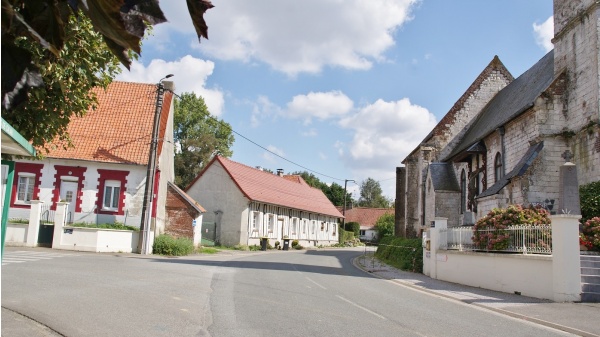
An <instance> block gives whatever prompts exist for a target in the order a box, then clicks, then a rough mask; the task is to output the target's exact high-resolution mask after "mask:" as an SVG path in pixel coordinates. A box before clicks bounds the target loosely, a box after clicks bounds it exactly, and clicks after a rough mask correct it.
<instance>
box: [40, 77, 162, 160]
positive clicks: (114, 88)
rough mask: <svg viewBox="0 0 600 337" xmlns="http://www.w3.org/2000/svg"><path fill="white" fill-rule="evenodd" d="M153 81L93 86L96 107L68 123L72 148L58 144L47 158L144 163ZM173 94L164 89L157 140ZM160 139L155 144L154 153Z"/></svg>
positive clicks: (153, 102) (153, 99) (151, 119)
mask: <svg viewBox="0 0 600 337" xmlns="http://www.w3.org/2000/svg"><path fill="white" fill-rule="evenodd" d="M156 89H157V87H156V85H155V84H144V83H130V82H119V81H114V82H112V83H111V84H110V85H109V86H108V87H107V89H106V90H104V89H101V88H95V89H94V90H93V91H94V92H95V93H96V95H97V98H98V107H97V108H96V110H92V109H91V108H90V109H89V110H88V112H87V113H86V114H85V115H84V116H83V117H79V118H73V119H72V120H71V122H70V123H69V127H68V133H69V135H70V137H71V140H72V143H73V145H74V147H73V148H67V149H66V150H65V149H64V148H63V146H62V145H61V144H59V143H57V144H55V145H56V148H54V149H51V150H50V152H49V153H48V154H46V156H47V157H51V158H65V159H81V160H91V161H99V162H110V163H127V164H137V165H147V164H148V155H149V152H150V138H151V134H152V124H153V123H154V113H155V109H156V94H157V90H156ZM172 99H173V94H172V93H171V92H169V91H165V95H164V100H163V109H162V112H161V125H160V131H159V139H163V138H164V134H165V130H166V125H167V121H168V119H169V110H170V107H171V101H172ZM161 151H162V142H159V143H158V155H160V153H161Z"/></svg>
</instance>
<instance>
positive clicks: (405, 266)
mask: <svg viewBox="0 0 600 337" xmlns="http://www.w3.org/2000/svg"><path fill="white" fill-rule="evenodd" d="M422 246H423V245H422V240H421V239H406V238H398V237H392V236H388V237H385V238H382V239H381V241H380V242H379V246H378V247H377V251H376V252H375V256H376V257H377V258H379V259H380V260H382V261H383V262H385V263H387V264H389V265H392V266H394V267H396V268H398V269H401V270H406V271H411V272H414V273H422V272H423V249H422Z"/></svg>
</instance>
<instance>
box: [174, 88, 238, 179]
mask: <svg viewBox="0 0 600 337" xmlns="http://www.w3.org/2000/svg"><path fill="white" fill-rule="evenodd" d="M174 109H175V117H174V119H173V124H174V125H173V131H174V140H175V144H176V151H175V162H174V165H175V184H176V185H177V186H179V187H180V188H186V187H187V186H188V184H189V183H190V182H191V181H192V180H193V179H194V178H196V176H197V175H198V173H200V171H202V169H203V168H204V167H205V166H206V165H207V164H208V162H209V161H210V160H211V159H212V158H213V157H214V156H215V155H220V156H223V157H231V155H232V154H233V152H232V151H231V146H232V145H233V141H234V137H233V131H232V129H231V125H229V124H228V123H226V122H223V121H221V120H217V119H216V118H214V117H212V116H211V115H210V112H209V111H208V108H207V107H206V104H205V103H204V99H203V98H202V97H199V96H196V94H194V93H183V94H181V95H180V96H179V98H177V99H175V107H174Z"/></svg>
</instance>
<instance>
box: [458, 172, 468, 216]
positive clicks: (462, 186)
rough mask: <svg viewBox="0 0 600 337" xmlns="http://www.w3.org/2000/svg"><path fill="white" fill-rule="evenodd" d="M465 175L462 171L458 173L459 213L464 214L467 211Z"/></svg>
mask: <svg viewBox="0 0 600 337" xmlns="http://www.w3.org/2000/svg"><path fill="white" fill-rule="evenodd" d="M466 201H467V174H466V173H465V170H464V169H463V170H462V172H461V173H460V212H461V213H464V212H465V211H466V210H467V207H466V206H467V203H466Z"/></svg>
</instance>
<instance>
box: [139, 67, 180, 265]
mask: <svg viewBox="0 0 600 337" xmlns="http://www.w3.org/2000/svg"><path fill="white" fill-rule="evenodd" d="M170 77H173V74H168V75H167V76H165V77H163V78H161V79H160V80H159V81H158V83H157V84H156V89H157V93H156V110H155V111H154V124H153V126H152V137H151V138H150V154H149V155H148V171H147V172H146V187H145V189H144V202H143V204H142V221H141V224H140V234H141V235H140V238H139V240H138V250H139V251H140V253H141V254H144V255H146V254H149V251H150V250H149V249H148V244H149V241H150V240H149V237H150V224H151V218H152V200H154V175H155V171H156V148H157V146H158V130H159V128H160V113H161V111H162V105H163V96H164V93H165V87H164V85H163V83H162V81H163V80H165V79H167V78H170Z"/></svg>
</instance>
